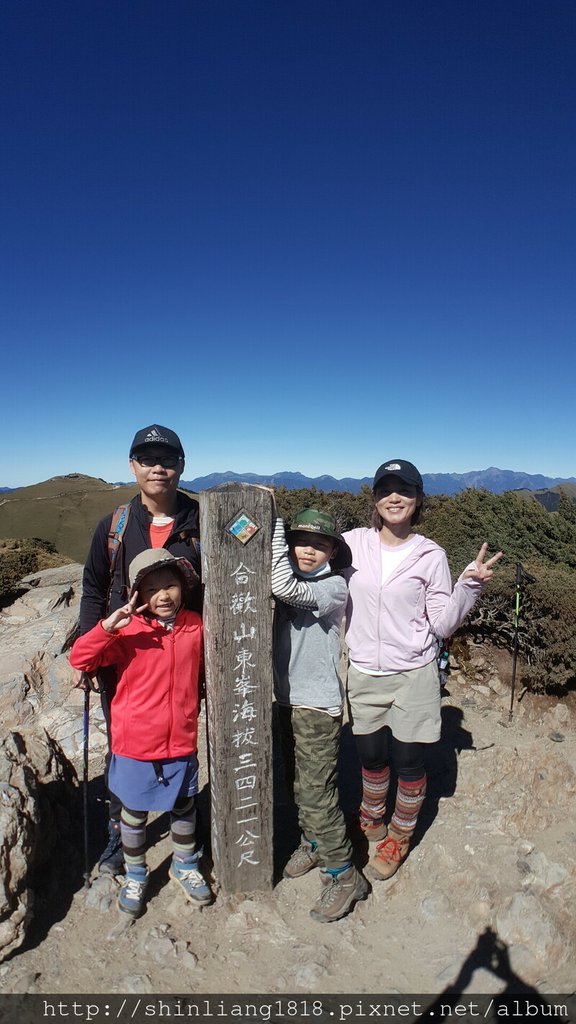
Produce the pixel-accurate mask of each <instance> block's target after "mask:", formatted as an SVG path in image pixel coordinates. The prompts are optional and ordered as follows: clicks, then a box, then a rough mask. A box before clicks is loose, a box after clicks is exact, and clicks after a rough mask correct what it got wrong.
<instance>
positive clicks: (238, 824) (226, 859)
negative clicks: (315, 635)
mask: <svg viewBox="0 0 576 1024" xmlns="http://www.w3.org/2000/svg"><path fill="white" fill-rule="evenodd" d="M200 531H201V537H202V573H203V579H204V584H205V590H204V650H205V659H206V703H207V717H208V748H209V758H210V790H211V808H212V811H211V817H212V853H213V857H214V867H215V872H216V875H217V877H218V881H219V883H220V885H221V887H222V890H223V891H224V892H225V893H233V892H253V891H255V890H258V889H260V890H270V889H271V888H272V876H273V854H272V618H273V602H272V598H271V585H270V574H271V539H272V494H271V492H270V491H268V490H266V489H264V488H261V487H256V486H254V485H251V484H238V483H230V484H222V485H221V486H219V487H215V488H213V489H212V490H209V491H203V492H202V494H201V495H200Z"/></svg>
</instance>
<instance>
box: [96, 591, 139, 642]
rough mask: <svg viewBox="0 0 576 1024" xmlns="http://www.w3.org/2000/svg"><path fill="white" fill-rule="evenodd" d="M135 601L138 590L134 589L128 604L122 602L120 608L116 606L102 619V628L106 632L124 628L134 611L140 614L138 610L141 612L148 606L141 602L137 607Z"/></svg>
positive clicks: (130, 620)
mask: <svg viewBox="0 0 576 1024" xmlns="http://www.w3.org/2000/svg"><path fill="white" fill-rule="evenodd" d="M137 601H138V592H137V591H136V593H134V594H133V595H132V597H131V598H130V600H129V601H128V604H124V605H122V607H121V608H117V609H116V611H115V612H112V614H111V615H109V616H108V618H107V619H103V620H102V628H103V629H105V630H106V632H107V633H116V632H117V631H118V630H119V629H124V627H125V626H127V625H128V624H129V623H130V622H132V616H133V615H134V613H135V612H136V613H137V614H140V612H143V611H144V609H145V608H147V607H148V605H147V604H143V605H141V606H140V608H137V607H136V604H137Z"/></svg>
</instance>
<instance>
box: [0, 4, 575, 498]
mask: <svg viewBox="0 0 576 1024" xmlns="http://www.w3.org/2000/svg"><path fill="white" fill-rule="evenodd" d="M0 40H1V42H0V80H1V82H2V92H3V102H2V105H1V112H0V137H1V138H2V155H1V157H0V172H1V173H0V186H1V187H0V217H1V224H2V230H1V238H0V254H1V259H2V272H1V275H0V281H1V284H0V287H1V289H2V293H3V295H2V300H1V303H0V329H1V334H2V339H3V351H4V356H3V360H2V366H3V371H4V372H3V386H2V402H1V408H0V426H1V428H2V432H3V436H4V445H3V457H2V460H1V462H0V485H4V486H18V485H22V484H28V483H35V482H37V481H40V480H44V479H47V478H48V477H50V476H54V475H57V474H61V473H69V472H84V473H89V474H91V475H94V476H100V477H103V478H105V479H108V480H119V479H127V478H128V471H127V453H128V447H129V443H130V440H131V438H132V436H133V434H134V432H135V430H136V429H137V428H139V427H141V426H144V425H147V424H148V423H151V422H159V423H161V424H164V425H167V426H171V427H173V428H174V429H176V430H177V431H178V433H179V434H180V435H181V437H182V440H183V442H184V447H185V449H186V454H187V462H186V470H185V474H184V475H185V477H186V478H192V477H194V476H197V475H201V474H204V473H209V472H213V471H223V470H227V469H232V470H234V471H236V472H239V473H242V472H248V471H251V472H256V473H274V472H278V471H281V470H294V471H296V470H300V471H301V472H303V473H307V474H309V475H314V476H315V475H320V474H322V473H330V474H332V475H334V476H337V477H340V476H345V475H346V476H354V477H361V476H364V475H370V474H371V473H373V471H374V469H375V468H376V467H377V466H378V465H379V464H380V463H381V462H382V461H383V460H384V459H387V458H390V457H392V456H396V457H400V456H401V457H405V458H408V459H410V460H411V461H413V462H415V463H416V464H417V465H418V467H419V468H420V469H421V470H422V471H423V472H464V471H466V470H472V469H483V468H486V467H488V466H491V465H495V466H499V467H500V468H504V469H517V470H524V471H527V472H533V473H536V472H542V473H545V474H549V475H553V476H564V477H568V476H573V475H576V457H575V447H576V446H575V441H576V437H575V434H576V429H575V417H574V397H575V377H576V373H575V371H576V355H575V352H576V344H575V342H576V288H575V284H576V281H575V277H576V217H575V209H576V123H575V121H576V118H575V114H574V111H575V110H576V88H575V86H576V63H575V61H574V53H575V51H576V5H575V4H574V3H573V0H546V2H545V3H544V2H542V0H505V2H503V0H465V2H464V0H434V2H431V0H398V2H395V0H393V2H389V0H242V2H239V0H169V2H166V0H130V2H126V0H114V2H112V0H105V2H104V0H84V2H82V3H78V0H50V2H49V3H46V0H5V2H4V3H3V4H2V7H1V10H0Z"/></svg>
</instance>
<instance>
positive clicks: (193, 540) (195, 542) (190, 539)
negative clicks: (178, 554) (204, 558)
mask: <svg viewBox="0 0 576 1024" xmlns="http://www.w3.org/2000/svg"><path fill="white" fill-rule="evenodd" d="M178 536H179V538H180V540H182V541H185V542H186V543H187V544H189V545H190V547H191V548H194V551H195V552H196V554H197V556H198V558H200V538H199V537H195V536H194V534H192V533H188V532H187V531H186V530H181V531H180V533H179V534H178Z"/></svg>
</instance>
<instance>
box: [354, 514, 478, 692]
mask: <svg viewBox="0 0 576 1024" xmlns="http://www.w3.org/2000/svg"><path fill="white" fill-rule="evenodd" d="M343 537H344V540H345V541H346V542H347V544H348V545H349V546H350V548H351V550H352V556H353V558H352V567H351V568H350V569H347V570H345V572H344V574H343V575H344V576H346V577H347V579H348V581H349V597H348V605H347V609H346V642H347V644H348V648H349V651H350V660H351V661H353V662H355V664H357V665H359V666H360V667H363V668H368V669H374V670H376V671H381V672H405V671H409V670H410V669H415V668H421V667H422V666H424V665H428V664H429V662H431V661H433V660H434V658H435V657H436V654H437V650H438V638H444V639H446V638H447V637H449V636H451V635H452V633H454V631H455V630H456V629H458V627H459V626H461V625H462V623H463V622H464V619H465V618H466V616H467V615H468V613H469V611H470V609H471V608H472V607H473V605H474V603H475V602H476V600H477V598H478V597H479V596H480V594H481V592H482V589H483V588H482V584H481V583H480V582H479V581H478V580H473V579H466V580H463V579H462V576H460V578H459V580H458V582H457V583H456V585H455V586H454V589H452V580H451V577H450V570H449V568H448V560H447V558H446V552H445V551H444V549H443V548H441V547H440V546H439V545H438V544H436V543H435V542H434V541H433V540H429V539H428V538H427V537H422V536H421V535H420V534H417V535H416V546H415V548H413V549H412V550H411V551H410V554H409V555H407V556H406V558H405V559H404V561H402V562H401V563H400V564H399V565H398V566H397V568H396V569H395V570H394V572H393V573H392V575H391V576H389V577H388V579H387V580H386V581H385V582H384V583H382V582H381V558H380V535H379V533H378V531H377V530H375V529H365V528H360V529H357V530H349V531H348V532H347V533H344V534H343ZM474 565H475V563H473V562H472V563H470V565H468V566H467V568H473V567H474ZM464 571H466V570H464Z"/></svg>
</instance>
